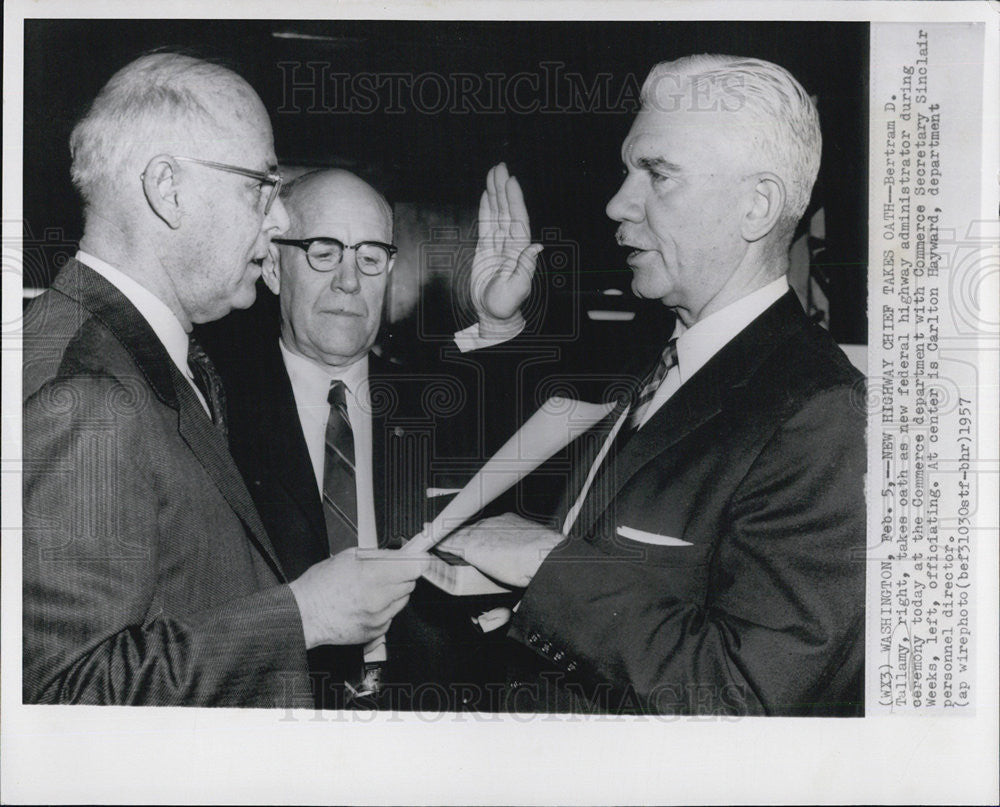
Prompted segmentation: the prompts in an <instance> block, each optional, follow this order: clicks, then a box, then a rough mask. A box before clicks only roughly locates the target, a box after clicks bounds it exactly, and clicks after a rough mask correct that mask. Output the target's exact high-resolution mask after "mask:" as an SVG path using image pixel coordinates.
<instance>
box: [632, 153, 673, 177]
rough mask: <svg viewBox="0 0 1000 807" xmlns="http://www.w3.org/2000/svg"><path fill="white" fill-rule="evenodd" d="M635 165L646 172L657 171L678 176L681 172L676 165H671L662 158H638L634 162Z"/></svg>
mask: <svg viewBox="0 0 1000 807" xmlns="http://www.w3.org/2000/svg"><path fill="white" fill-rule="evenodd" d="M635 164H636V165H637V166H639V167H640V168H643V169H645V170H647V171H649V170H659V171H667V172H668V173H671V174H678V173H680V171H681V167H680V166H679V165H677V163H672V162H670V161H669V160H665V159H663V158H662V157H640V158H639V159H638V160H636V161H635Z"/></svg>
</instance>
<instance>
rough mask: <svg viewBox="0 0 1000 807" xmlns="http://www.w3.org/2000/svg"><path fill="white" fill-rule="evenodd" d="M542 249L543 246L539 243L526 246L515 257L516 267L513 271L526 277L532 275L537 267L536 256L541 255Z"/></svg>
mask: <svg viewBox="0 0 1000 807" xmlns="http://www.w3.org/2000/svg"><path fill="white" fill-rule="evenodd" d="M543 249H545V247H543V246H542V245H541V244H530V245H529V246H526V247H525V248H524V249H523V250H522V251H521V254H520V255H519V256H518V258H517V267H516V268H515V269H514V271H515V272H516V273H517V274H523V275H524V276H525V277H527V278H530V277H531V276H532V275H534V274H535V270H536V269H537V268H538V256H539V255H541V253H542V250H543Z"/></svg>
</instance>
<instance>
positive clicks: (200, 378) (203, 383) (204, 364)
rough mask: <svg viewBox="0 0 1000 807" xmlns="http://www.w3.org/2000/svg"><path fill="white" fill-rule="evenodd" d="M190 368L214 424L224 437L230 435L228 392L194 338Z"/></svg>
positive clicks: (189, 342) (190, 346)
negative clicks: (227, 413)
mask: <svg viewBox="0 0 1000 807" xmlns="http://www.w3.org/2000/svg"><path fill="white" fill-rule="evenodd" d="M187 360H188V367H190V368H191V374H192V375H193V376H194V383H195V384H196V385H197V387H198V389H199V390H200V391H201V394H202V395H203V396H204V398H205V403H207V404H208V411H209V413H210V416H211V418H212V423H214V424H215V427H216V428H217V429H218V430H219V431H220V432H222V436H223V437H226V436H227V435H228V429H227V427H226V391H225V389H223V387H222V379H221V378H220V377H219V372H218V370H216V369H215V365H214V364H212V360H211V359H210V358H208V354H207V353H206V352H205V351H204V350H203V349H202V346H201V345H199V344H198V342H197V341H195V338H194V336H190V335H189V336H188V355H187Z"/></svg>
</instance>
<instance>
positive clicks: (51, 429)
mask: <svg viewBox="0 0 1000 807" xmlns="http://www.w3.org/2000/svg"><path fill="white" fill-rule="evenodd" d="M71 148H72V152H73V166H72V171H73V179H74V182H75V183H76V185H77V187H78V188H79V190H80V192H81V194H82V196H83V199H84V202H85V211H84V220H85V227H84V235H83V238H82V240H81V242H80V252H79V253H78V254H77V256H76V258H75V259H74V260H72V261H70V262H69V264H68V265H67V266H66V267H65V268H64V269H63V270H62V271H61V272H60V273H59V275H58V277H57V278H56V279H55V281H54V283H53V284H52V287H51V288H50V289H49V290H48V291H46V292H45V293H44V294H43V295H41V297H39V298H38V299H37V300H36V301H34V303H33V304H32V305H31V306H30V307H29V308H28V310H27V313H26V319H25V328H24V390H23V405H24V542H23V547H24V555H23V557H24V570H23V599H24V617H23V627H24V647H23V697H24V699H25V701H27V702H33V703H87V704H147V705H220V706H273V707H277V706H282V707H286V706H311V705H312V695H311V692H310V690H309V681H308V678H307V666H306V649H307V648H308V647H312V646H316V645H318V644H321V643H325V642H330V641H367V640H368V639H370V638H373V637H375V636H379V635H381V634H382V633H384V632H385V630H386V629H387V627H388V624H389V622H390V620H391V618H392V616H393V615H394V614H395V613H396V612H397V611H398V610H399V609H400V608H402V607H403V605H404V604H405V602H406V599H407V597H408V594H409V592H410V591H411V590H412V587H413V585H414V580H415V579H416V577H418V576H419V574H420V573H421V571H422V569H423V568H424V565H423V563H422V562H420V561H418V562H417V563H414V564H407V563H403V562H401V561H399V559H398V558H394V560H396V561H397V562H394V563H385V562H379V561H380V559H381V560H385V557H381V558H379V557H371V558H364V559H362V558H359V557H358V556H357V553H356V552H353V551H352V552H349V553H343V554H342V555H340V556H338V557H337V558H331V559H328V560H325V561H323V562H322V563H320V564H317V565H314V566H313V567H311V568H309V569H306V570H300V571H302V574H301V576H299V575H296V577H297V579H295V580H293V581H292V582H291V583H290V584H286V581H288V580H289V579H291V576H290V575H289V574H288V573H287V571H286V570H285V569H283V568H282V565H281V562H280V560H279V558H278V556H277V554H276V553H275V550H274V547H273V545H272V543H271V541H270V539H269V537H268V535H267V534H266V532H265V530H264V526H263V524H262V523H261V519H260V517H259V515H258V513H257V511H256V509H255V508H254V505H253V502H252V499H251V497H250V494H249V492H248V491H247V489H246V487H245V485H244V483H243V481H242V479H241V478H240V475H239V472H238V471H237V469H236V466H235V464H234V463H233V460H232V457H231V455H230V454H229V452H228V449H227V445H226V435H225V431H226V420H225V402H224V397H223V393H222V390H221V383H220V380H219V378H218V375H217V373H216V372H215V370H214V368H213V367H212V366H211V363H210V362H209V361H208V359H207V357H206V356H205V354H204V352H203V351H202V350H201V348H200V346H199V345H198V344H197V343H195V342H193V341H192V340H191V339H190V338H189V332H190V330H191V327H192V325H193V324H194V323H197V322H206V321H209V320H212V319H216V318H219V317H221V316H223V315H225V314H226V313H228V312H229V311H230V310H232V309H233V308H243V307H246V306H249V305H250V304H251V303H252V302H253V300H254V297H255V282H256V280H257V278H258V277H259V275H260V272H261V268H262V265H263V263H264V262H265V260H266V259H267V257H268V250H269V246H270V242H271V239H272V237H273V236H275V235H278V234H280V233H281V232H282V231H284V230H285V229H286V228H287V226H288V217H287V214H286V212H285V209H284V205H283V204H282V202H281V200H280V198H278V191H279V189H280V185H281V178H280V176H278V175H277V173H276V172H275V163H276V160H275V155H274V147H273V142H272V135H271V126H270V122H269V120H268V116H267V113H266V111H265V110H264V107H263V105H262V104H261V102H260V99H259V98H258V97H257V95H256V94H255V93H254V91H253V90H252V89H251V88H250V86H249V85H248V84H246V82H244V81H243V80H242V79H241V78H239V77H238V76H236V75H235V74H234V73H232V72H230V71H229V70H226V69H224V68H221V67H219V66H217V65H213V64H209V63H206V62H203V61H200V60H197V59H192V58H189V57H186V56H180V55H176V54H169V53H160V54H154V55H150V56H145V57H142V58H140V59H138V60H136V61H135V62H133V63H131V64H129V65H127V66H126V67H124V68H123V69H122V70H120V71H119V72H118V73H116V74H115V75H114V76H113V77H112V78H111V80H110V81H109V82H108V84H107V85H106V86H105V87H104V88H103V89H102V90H101V92H100V94H99V95H98V97H97V99H96V100H95V101H94V103H93V105H92V106H91V108H90V110H89V111H88V113H87V114H86V115H85V116H84V118H83V119H82V120H81V121H80V123H79V124H78V125H77V126H76V128H75V129H74V131H73V135H72V138H71ZM366 581H367V582H369V583H370V585H368V586H366V587H364V588H363V589H362V590H360V591H358V590H357V589H355V588H354V586H355V585H357V584H358V582H362V583H363V582H366Z"/></svg>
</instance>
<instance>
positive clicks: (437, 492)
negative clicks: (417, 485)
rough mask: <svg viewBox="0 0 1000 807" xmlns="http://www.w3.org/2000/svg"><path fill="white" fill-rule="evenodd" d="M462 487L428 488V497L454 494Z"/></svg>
mask: <svg viewBox="0 0 1000 807" xmlns="http://www.w3.org/2000/svg"><path fill="white" fill-rule="evenodd" d="M461 490H462V489H461V488H427V498H428V499H434V498H437V497H438V496H454V495H455V494H456V493H459V492H460V491H461Z"/></svg>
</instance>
